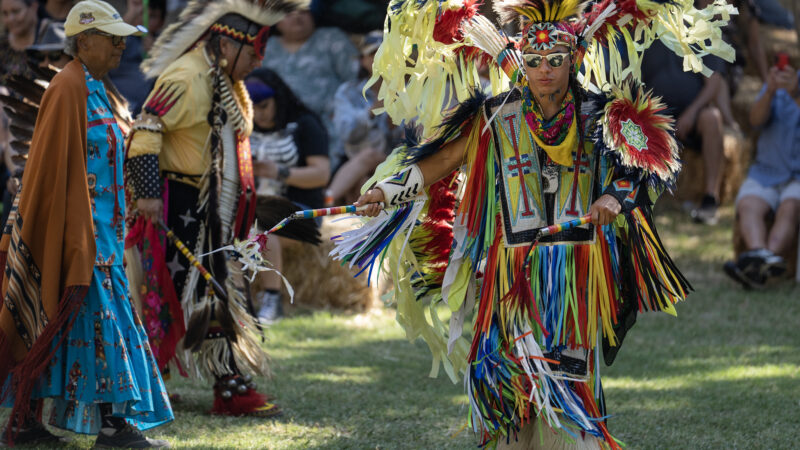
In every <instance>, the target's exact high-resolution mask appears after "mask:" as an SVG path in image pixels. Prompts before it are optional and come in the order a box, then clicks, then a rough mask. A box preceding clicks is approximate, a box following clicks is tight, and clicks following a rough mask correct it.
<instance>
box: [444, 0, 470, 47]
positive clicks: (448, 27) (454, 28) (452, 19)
mask: <svg viewBox="0 0 800 450" xmlns="http://www.w3.org/2000/svg"><path fill="white" fill-rule="evenodd" d="M479 6H480V0H466V1H465V2H464V6H463V7H461V8H459V9H448V10H447V11H444V12H442V13H441V14H440V15H439V17H437V18H436V26H435V27H434V28H433V38H434V39H436V40H437V41H439V42H441V43H443V44H452V43H454V42H458V41H460V40H462V39H464V33H462V32H461V24H462V23H463V22H464V21H465V20H468V19H471V18H472V17H473V16H474V15H475V14H477V13H478V7H479Z"/></svg>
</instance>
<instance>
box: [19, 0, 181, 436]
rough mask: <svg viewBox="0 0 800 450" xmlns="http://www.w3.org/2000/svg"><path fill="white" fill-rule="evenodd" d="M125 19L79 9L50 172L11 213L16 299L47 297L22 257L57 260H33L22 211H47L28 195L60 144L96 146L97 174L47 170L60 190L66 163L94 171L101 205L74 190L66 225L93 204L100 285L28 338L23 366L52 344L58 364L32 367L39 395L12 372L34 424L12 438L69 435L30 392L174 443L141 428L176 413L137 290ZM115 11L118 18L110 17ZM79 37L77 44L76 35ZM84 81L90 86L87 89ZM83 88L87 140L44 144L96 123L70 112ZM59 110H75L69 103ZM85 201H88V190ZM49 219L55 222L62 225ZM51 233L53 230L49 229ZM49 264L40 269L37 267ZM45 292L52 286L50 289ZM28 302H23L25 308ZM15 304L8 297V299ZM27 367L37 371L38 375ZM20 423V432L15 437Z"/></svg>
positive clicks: (94, 282) (57, 93)
mask: <svg viewBox="0 0 800 450" xmlns="http://www.w3.org/2000/svg"><path fill="white" fill-rule="evenodd" d="M87 17H92V20H91V21H90V20H88V19H87ZM115 17H116V18H119V15H118V14H116V11H114V9H113V8H112V7H111V6H110V5H108V4H107V3H104V2H101V1H99V0H88V1H83V2H80V3H78V4H77V5H76V6H75V7H74V8H73V10H72V12H70V16H69V17H68V18H67V23H66V31H67V35H68V36H75V39H73V43H72V44H71V46H72V48H71V49H70V48H68V49H67V50H72V52H74V53H75V55H74V56H75V57H76V58H75V60H74V61H72V62H71V63H70V64H68V65H67V67H65V68H64V70H63V71H62V72H61V73H59V74H58V75H57V76H56V77H55V78H54V79H53V81H52V83H51V84H50V86H49V88H48V92H46V94H45V97H43V100H42V104H41V110H40V112H39V119H38V121H37V127H36V129H35V131H34V140H33V142H32V146H31V153H30V154H31V159H30V161H29V166H32V167H34V168H36V169H39V170H35V171H34V172H38V174H39V176H38V177H36V176H35V175H30V176H28V171H26V178H24V179H23V188H22V191H21V194H20V195H21V201H20V210H19V214H17V215H16V217H12V218H11V219H10V220H9V225H10V226H11V227H13V229H14V230H13V231H12V238H11V239H12V243H11V248H10V249H9V258H8V263H7V272H6V273H7V282H8V287H7V291H6V300H8V299H9V298H12V299H16V297H19V298H22V299H26V300H27V299H29V298H31V297H34V298H35V295H33V294H30V290H29V287H30V286H36V283H35V281H37V277H36V276H34V277H33V278H34V280H33V281H34V283H30V276H29V275H28V273H25V271H24V270H19V271H18V272H17V270H18V268H19V266H20V265H19V264H18V261H23V262H26V263H27V262H28V261H32V264H31V263H29V264H28V267H35V268H36V269H38V268H39V266H43V267H42V270H41V272H42V274H41V276H42V277H43V276H44V272H45V270H46V267H47V264H46V262H45V263H42V262H36V261H35V257H34V258H32V259H27V260H26V255H25V254H24V252H20V251H19V249H21V248H23V246H26V245H27V244H26V242H25V239H19V235H20V234H21V235H22V236H23V237H24V236H25V233H24V232H23V233H19V230H20V229H23V230H24V227H23V225H22V223H23V221H22V218H23V217H25V225H28V226H32V225H33V224H37V225H38V222H37V220H36V219H40V218H41V217H42V215H40V214H32V213H30V212H27V213H25V212H23V209H22V207H23V206H25V205H26V204H27V203H26V200H27V199H25V196H26V194H27V195H33V196H36V195H37V193H38V192H39V191H38V190H37V187H38V185H39V184H40V183H41V182H42V180H41V179H34V178H41V174H42V172H41V167H42V165H50V166H52V165H56V164H59V162H58V161H59V159H58V158H59V157H60V156H59V155H57V154H56V153H57V152H65V153H69V154H71V155H75V154H76V153H77V154H79V155H80V154H81V153H83V154H85V160H84V162H85V172H83V171H81V169H82V168H80V167H79V168H77V169H75V168H66V169H61V170H60V171H59V169H53V168H49V169H47V170H51V171H52V172H54V174H53V175H54V177H53V178H54V179H53V180H52V181H51V182H52V184H53V188H55V189H57V186H58V182H59V180H58V179H57V178H58V175H59V174H63V173H64V172H66V173H67V174H68V175H67V177H69V176H70V175H69V174H74V173H75V171H76V170H78V171H81V173H85V182H86V186H85V190H82V191H81V192H84V193H88V202H89V204H88V205H85V204H79V203H81V202H74V201H73V200H72V197H70V194H67V199H66V200H65V202H66V203H67V205H66V207H65V209H66V216H67V217H65V223H67V225H65V228H66V229H68V226H69V223H70V222H69V221H70V220H72V219H70V218H69V215H71V214H76V215H80V212H81V211H86V212H87V213H88V212H89V210H90V213H91V220H92V222H91V232H93V234H94V250H95V252H94V254H93V255H94V256H93V257H94V264H93V267H92V269H91V270H92V272H91V281H90V282H89V283H88V287H87V286H85V285H84V286H82V287H81V288H80V289H78V290H76V291H75V292H80V294H81V295H74V296H72V297H70V298H68V302H69V303H70V306H67V308H71V310H69V311H70V312H68V313H64V312H63V311H64V308H65V307H64V306H63V305H59V309H58V315H56V316H55V317H54V318H46V319H47V320H46V321H44V322H45V324H46V325H45V327H44V330H43V331H40V332H38V334H33V333H31V334H33V335H34V336H38V337H37V338H34V339H33V340H32V344H31V345H28V356H27V357H26V359H23V360H22V362H21V363H20V364H19V365H18V366H17V369H16V370H19V369H18V368H19V366H23V367H24V365H25V363H26V362H27V359H29V358H33V357H35V356H38V355H39V354H42V353H49V354H48V355H47V356H46V357H45V358H44V359H43V361H45V362H46V364H41V363H39V364H37V365H36V366H37V367H41V368H43V370H40V371H39V372H37V371H33V374H28V375H27V376H28V377H30V378H32V380H30V381H27V382H28V383H31V384H32V387H31V390H30V395H28V394H27V392H28V391H27V389H28V388H27V386H26V380H20V379H19V377H20V374H19V373H17V374H15V373H14V371H15V369H12V373H11V376H9V377H8V379H7V380H6V385H5V388H4V394H6V398H5V404H4V405H3V406H7V407H8V406H14V408H15V409H14V412H12V418H13V417H15V416H16V417H19V416H20V414H19V411H21V410H22V411H24V413H25V415H24V416H23V417H24V420H23V421H22V422H23V423H21V424H20V423H19V422H17V423H14V424H13V425H14V426H10V427H9V429H7V433H6V436H5V437H6V438H9V437H11V438H12V439H13V441H14V442H15V443H18V444H22V443H39V444H41V443H46V442H48V441H50V442H52V441H55V440H57V439H59V438H58V437H57V436H55V435H52V434H50V433H49V432H48V431H47V430H46V429H45V428H44V427H43V426H42V425H41V423H40V422H39V421H38V419H37V418H36V417H35V416H36V414H35V413H34V411H35V409H34V408H35V406H31V407H25V406H27V405H28V402H30V405H36V404H38V405H41V402H38V400H39V399H43V398H52V399H53V402H52V406H53V407H52V413H51V414H50V417H49V422H50V424H51V425H53V426H55V427H58V428H61V429H65V430H70V431H73V432H76V433H83V434H97V435H98V438H97V442H96V446H97V447H112V448H129V447H136V448H143V447H164V446H168V443H167V442H165V441H159V440H153V439H148V438H145V437H144V436H143V435H142V434H141V430H146V429H149V428H152V427H155V426H158V425H161V424H164V423H166V422H169V421H171V420H172V419H173V414H172V409H171V406H170V403H169V398H168V396H167V392H166V389H165V387H164V383H163V381H162V379H161V375H160V372H159V370H158V366H157V364H156V362H155V359H154V357H153V354H152V351H151V349H150V345H149V343H148V340H147V335H146V333H145V331H144V328H143V326H142V323H141V321H140V320H139V317H138V315H137V313H136V311H135V310H134V308H133V306H132V304H131V302H130V300H129V291H128V281H127V278H126V275H125V270H124V267H123V251H124V236H125V221H124V215H125V193H124V189H123V186H124V179H123V161H124V158H125V149H124V135H123V133H122V131H121V129H120V127H119V125H118V123H117V120H116V119H115V116H114V114H113V112H114V108H113V107H112V103H111V102H110V101H109V96H108V93H107V92H106V89H105V86H104V84H103V82H102V81H100V79H102V78H103V77H104V76H105V73H107V70H108V69H110V68H111V67H113V66H116V65H117V64H118V63H119V59H118V55H119V54H121V52H122V50H124V48H125V40H124V37H123V36H125V35H129V34H132V33H133V32H136V31H137V29H136V28H134V27H132V26H130V25H127V24H125V23H124V22H122V19H118V20H115ZM103 19H106V20H105V21H104V20H103ZM95 20H96V21H97V22H98V23H102V24H103V29H102V30H100V29H97V28H93V27H91V23H92V22H93V21H95ZM109 21H110V22H112V23H111V24H110V25H109V24H108V22H109ZM71 26H72V27H71ZM68 46H70V45H69V44H68ZM76 91H77V92H79V94H75V92H76ZM84 96H85V97H84ZM82 98H85V99H86V100H85V101H86V103H85V105H86V109H85V114H86V115H85V124H86V126H85V130H86V132H85V134H84V135H82V136H80V137H79V139H78V140H77V141H76V140H74V139H72V140H70V139H67V142H66V144H65V145H61V146H60V147H59V148H57V151H56V152H54V151H53V150H52V149H51V148H42V147H43V146H40V144H39V143H41V142H46V141H47V139H45V138H42V139H43V140H42V139H37V136H36V134H37V133H52V134H67V135H68V134H70V133H74V134H79V135H81V134H82V133H80V132H76V131H75V128H82V127H70V125H73V124H74V123H81V124H82V123H84V122H82V120H81V119H83V118H82V117H79V118H77V119H74V118H72V117H66V118H65V117H64V116H65V115H68V112H69V111H74V112H75V114H73V115H79V116H80V115H81V112H82V111H81V108H80V107H75V103H80V102H81V101H82ZM65 103H67V104H65ZM54 111H55V112H54ZM58 111H63V112H61V113H59V112H58ZM53 122H56V123H53ZM61 124H63V125H61ZM51 127H53V128H51ZM62 127H63V128H62ZM70 128H71V129H70ZM84 137H85V140H84ZM72 142H78V143H79V145H80V143H82V142H85V143H86V144H85V145H86V148H85V151H83V149H81V148H79V147H78V148H75V147H76V146H74V145H70V144H71V143H72ZM44 147H46V146H44ZM39 158H42V159H49V158H52V160H51V161H47V162H40V161H41V160H40V161H36V159H39ZM70 161H71V162H77V161H76V160H74V159H73V160H68V161H67V162H70ZM73 179H74V178H73ZM28 184H30V185H31V186H32V187H31V189H30V190H28V189H26V188H27V187H28ZM66 189H72V186H69V185H67V187H66ZM28 192H30V194H28ZM39 196H41V197H42V200H41V201H40V203H42V202H43V203H47V202H52V201H53V200H52V199H48V198H46V197H44V196H42V195H41V194H39ZM79 197H80V196H79ZM80 200H82V201H85V200H86V197H83V198H81V199H80ZM87 206H88V207H87ZM53 220H54V221H55V220H57V219H53ZM78 220H80V219H78ZM83 223H86V222H85V221H84V222H83ZM48 226H52V224H49V225H48ZM84 229H85V230H87V231H88V227H84ZM15 233H16V234H15ZM45 235H46V236H49V234H48V233H45ZM34 239H35V237H34ZM42 239H45V238H44V237H43V238H42ZM63 239H64V244H61V243H59V244H61V245H64V246H65V247H67V248H68V247H69V246H70V245H72V244H71V243H70V242H69V241H70V240H72V239H74V241H75V242H81V236H80V234H79V233H67V232H65V233H64V236H63ZM29 240H30V241H32V240H31V239H29ZM90 241H91V235H90V236H89V242H87V244H88V245H85V246H82V247H89V248H88V249H85V248H80V249H78V250H76V251H77V252H80V253H81V254H87V252H89V253H88V254H89V256H90V257H91V255H92V254H91V242H90ZM54 244H55V243H54ZM37 245H40V244H39V243H33V244H32V245H30V247H32V248H35V247H36V246H37ZM75 245H77V244H75ZM87 261H88V260H87ZM9 270H10V272H9ZM71 270H72V268H71V267H70V264H68V263H67V264H62V267H61V271H62V272H65V273H66V274H67V275H63V276H62V278H64V279H68V278H69V275H68V274H69V273H70V271H71ZM37 271H38V270H35V271H34V273H36V272H37ZM18 280H19V281H18ZM26 281H27V282H28V283H26ZM62 284H65V285H67V286H66V287H65V289H64V290H65V291H69V283H66V282H64V283H62ZM77 284H81V283H77ZM41 285H43V283H42V284H40V286H41ZM17 286H21V287H22V288H24V289H26V290H28V292H29V294H27V295H26V294H25V293H22V294H18V292H20V291H21V290H20V289H16V287H17ZM15 296H16V297H15ZM42 297H44V296H43V295H42ZM65 297H66V294H65ZM13 301H16V300H13ZM42 301H44V300H42ZM25 303H26V302H17V304H18V305H20V306H22V307H24V304H25ZM6 304H7V305H8V301H7V302H6ZM10 309H11V310H12V311H11V314H17V316H15V319H16V318H17V317H23V319H24V318H25V317H26V316H29V315H25V314H24V313H20V311H21V309H22V308H20V307H17V305H13V306H12V307H11V308H10ZM42 310H46V308H42ZM64 315H66V316H68V317H69V318H68V319H66V320H64V319H62V318H61V316H64ZM59 320H62V321H63V322H64V324H66V326H63V325H62V326H59V327H58V329H57V330H56V331H55V332H54V333H52V336H54V337H53V338H52V339H50V342H49V343H47V345H48V347H47V348H49V350H50V351H49V352H37V351H35V350H34V348H35V347H36V346H37V344H40V343H39V342H38V341H39V340H43V339H47V338H46V337H44V336H50V335H48V330H47V328H48V327H47V326H48V325H52V324H54V323H58V322H59ZM18 328H19V327H18ZM35 329H36V328H35V327H34V330H35ZM62 333H66V336H64V339H62ZM24 335H25V333H23V337H24ZM40 345H41V344H40ZM12 353H13V350H12ZM21 375H22V376H23V377H25V375H26V374H24V373H23V374H21ZM23 386H24V387H23ZM20 402H25V403H24V404H23V408H19V407H20ZM17 420H20V419H19V418H18V419H17ZM12 422H13V420H12ZM8 431H11V433H10V436H9V433H8ZM5 441H9V439H5Z"/></svg>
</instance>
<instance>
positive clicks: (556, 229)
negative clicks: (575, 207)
mask: <svg viewBox="0 0 800 450" xmlns="http://www.w3.org/2000/svg"><path fill="white" fill-rule="evenodd" d="M591 221H592V215H591V214H586V215H585V216H583V217H578V218H577V219H573V220H570V221H569V222H563V223H557V224H554V225H550V226H549V227H542V228H539V229H538V230H536V239H540V238H543V237H545V236H550V235H551V234H555V233H560V232H562V231H566V230H569V229H571V228H575V227H579V226H581V225H586V224H587V223H590V222H591Z"/></svg>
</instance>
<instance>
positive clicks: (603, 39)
mask: <svg viewBox="0 0 800 450" xmlns="http://www.w3.org/2000/svg"><path fill="white" fill-rule="evenodd" d="M612 3H614V4H615V5H616V7H617V10H616V12H615V13H614V14H613V15H611V16H609V17H607V18H606V21H605V23H603V25H601V26H600V28H599V29H598V30H597V31H596V32H595V33H594V39H596V40H597V41H598V42H600V43H602V44H603V45H607V44H608V39H607V37H608V34H609V32H611V33H612V34H613V33H615V32H616V30H617V29H619V27H618V26H617V22H619V20H620V19H621V18H623V17H625V16H627V15H630V16H632V17H633V20H632V21H630V22H628V24H627V25H625V26H628V27H633V26H634V25H632V24H635V23H636V22H638V21H646V20H649V19H650V17H651V16H652V14H651V13H650V12H648V11H643V10H641V9H639V6H638V5H637V4H636V0H616V1H612V0H603V1H601V2H598V3H595V4H594V6H592V9H591V10H590V11H589V12H588V13H587V14H585V17H586V19H587V20H586V23H587V24H591V23H593V22H594V21H595V20H596V19H597V17H598V16H599V15H600V13H602V12H603V11H605V10H606V8H608V6H609V5H610V4H612Z"/></svg>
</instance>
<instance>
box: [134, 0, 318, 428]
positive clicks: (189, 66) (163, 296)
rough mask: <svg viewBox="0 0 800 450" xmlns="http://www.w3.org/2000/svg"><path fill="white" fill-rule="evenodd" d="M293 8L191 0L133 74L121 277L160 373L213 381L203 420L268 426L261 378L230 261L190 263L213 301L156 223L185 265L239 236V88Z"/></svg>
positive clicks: (242, 155) (246, 216)
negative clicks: (144, 90)
mask: <svg viewBox="0 0 800 450" xmlns="http://www.w3.org/2000/svg"><path fill="white" fill-rule="evenodd" d="M304 5H305V3H304V1H303V0H260V1H256V0H213V1H212V0H194V1H192V2H191V3H190V4H189V5H188V6H187V7H186V9H185V10H184V11H183V13H182V14H181V16H180V18H179V20H178V22H177V23H176V24H174V25H172V26H171V27H170V28H168V29H167V30H165V32H164V33H163V34H161V35H160V36H159V38H158V40H157V41H156V42H155V44H154V46H153V48H152V50H151V52H150V57H149V58H148V59H147V60H145V61H144V62H143V63H142V71H143V72H144V73H145V75H146V76H147V77H148V78H154V77H158V78H157V80H156V82H155V87H154V88H153V91H152V92H151V93H150V95H149V97H148V98H147V100H146V102H145V105H144V107H143V112H142V114H141V115H140V116H139V117H138V118H137V120H136V122H135V124H134V131H133V135H132V138H131V140H130V143H129V149H128V160H127V171H128V181H129V183H128V184H129V187H130V188H131V189H130V190H131V191H132V195H133V196H134V198H135V199H136V208H137V212H138V217H137V218H135V219H132V221H133V224H132V226H131V231H130V233H129V235H128V242H127V247H128V253H127V256H128V257H129V264H128V265H129V276H130V277H131V278H132V282H133V283H134V284H136V285H137V286H138V287H139V289H138V292H137V296H138V300H139V303H140V305H141V308H142V312H143V316H144V322H145V326H146V329H147V331H148V333H149V335H150V337H151V339H152V340H153V351H154V353H155V354H156V357H157V359H158V362H159V366H160V367H161V369H162V371H165V372H166V371H167V370H168V366H169V365H170V363H174V367H175V368H177V370H178V371H179V372H180V373H181V374H183V375H186V374H197V375H205V376H207V377H213V379H214V380H215V383H214V405H213V408H212V413H215V414H227V415H257V416H265V417H269V416H274V415H276V414H278V413H279V412H280V410H279V408H278V407H277V406H276V405H274V404H272V403H270V402H268V401H267V398H266V396H264V395H263V394H260V393H259V392H257V391H256V387H255V384H254V383H253V381H252V375H267V374H268V367H267V359H266V358H267V357H266V355H265V354H264V353H263V350H262V349H261V348H260V346H259V336H258V333H259V332H260V331H261V329H260V325H259V324H258V322H257V320H256V319H255V318H254V317H253V305H252V302H251V300H250V297H249V296H250V293H249V289H248V285H247V279H246V278H245V277H244V276H243V273H242V269H241V266H240V265H239V264H238V263H237V262H235V261H234V260H233V259H232V258H231V255H230V252H227V251H219V252H215V253H212V254H210V255H208V256H205V257H203V258H202V259H201V261H200V262H201V263H202V265H203V266H204V267H205V268H207V269H208V272H210V275H211V276H212V277H213V278H214V279H216V280H217V281H219V282H220V283H222V284H223V285H224V290H225V292H215V291H214V290H213V289H212V288H211V287H210V286H209V284H207V283H206V280H205V279H204V278H203V276H202V274H201V272H200V271H199V270H198V268H196V267H194V266H193V265H192V264H190V262H189V261H188V260H187V259H186V257H184V255H183V254H182V253H181V252H179V251H178V249H177V248H176V247H175V246H172V245H168V243H167V242H165V240H164V237H163V234H162V233H161V232H160V230H159V223H160V222H162V221H163V222H164V223H165V224H166V227H167V228H169V229H171V230H172V231H173V232H174V234H175V235H176V236H177V237H178V238H179V239H180V240H181V241H182V242H183V243H184V244H185V246H186V247H187V248H188V250H189V251H191V252H192V253H194V254H196V255H201V254H205V253H208V252H210V251H211V250H213V249H218V248H221V247H224V246H226V245H229V244H231V243H233V242H234V240H235V239H241V238H244V237H246V236H247V234H248V232H249V230H250V227H251V226H252V224H253V220H254V215H255V201H256V192H255V188H254V183H253V172H252V159H251V154H250V147H249V135H250V132H251V130H252V126H253V125H252V119H253V107H252V103H251V101H250V98H249V96H248V93H247V90H246V89H245V86H244V83H243V79H244V77H245V76H246V75H247V74H248V73H250V72H251V71H252V70H253V69H255V68H256V67H259V66H260V65H261V60H262V59H263V56H264V46H265V44H266V40H267V37H268V34H269V27H270V26H272V25H274V24H275V23H277V22H278V21H279V20H280V19H281V18H282V17H283V16H284V15H285V14H286V13H287V12H289V11H292V10H294V9H297V8H298V7H303V6H304Z"/></svg>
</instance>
